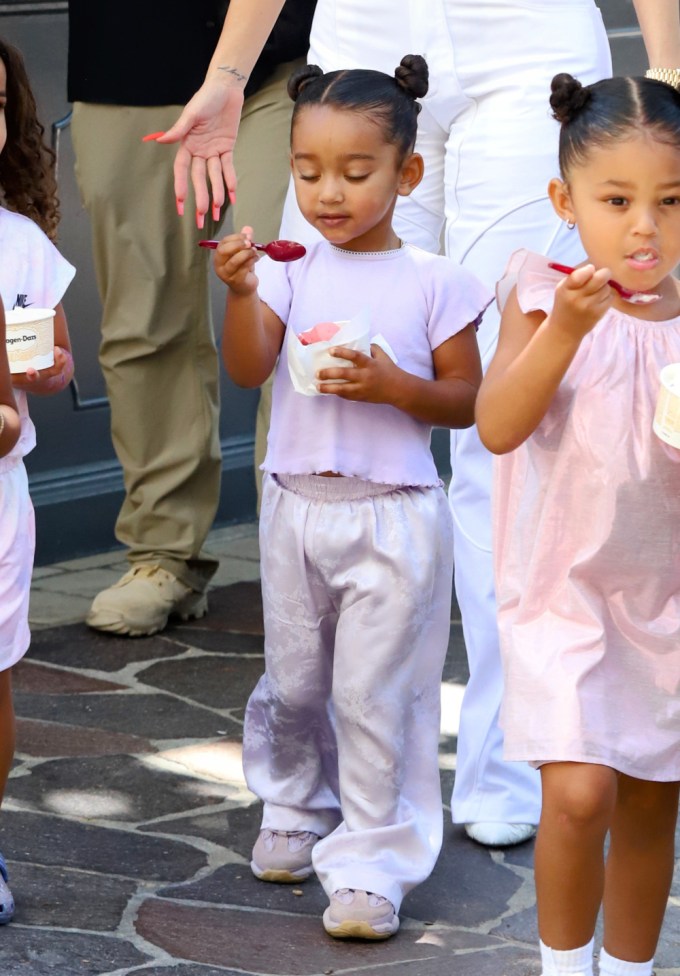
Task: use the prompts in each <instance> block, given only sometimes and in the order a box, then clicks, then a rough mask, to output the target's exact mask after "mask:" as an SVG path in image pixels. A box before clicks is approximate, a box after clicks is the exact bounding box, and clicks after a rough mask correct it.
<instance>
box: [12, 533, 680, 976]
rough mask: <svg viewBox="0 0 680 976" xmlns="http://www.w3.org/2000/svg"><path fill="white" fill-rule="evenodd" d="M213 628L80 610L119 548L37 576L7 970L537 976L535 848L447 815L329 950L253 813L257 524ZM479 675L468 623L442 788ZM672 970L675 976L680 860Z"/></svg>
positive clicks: (196, 975) (309, 893) (309, 889)
mask: <svg viewBox="0 0 680 976" xmlns="http://www.w3.org/2000/svg"><path fill="white" fill-rule="evenodd" d="M210 548H212V549H213V550H217V551H218V552H220V553H221V555H222V567H221V570H220V575H219V577H218V579H217V581H216V584H217V585H216V587H215V588H214V589H213V591H212V593H211V612H210V614H209V615H208V616H207V617H206V618H205V619H204V620H202V621H196V622H192V623H189V624H183V625H176V626H172V627H170V628H169V629H168V630H167V631H165V632H164V633H163V634H161V635H157V636H155V637H151V638H146V639H121V638H115V637H106V636H104V635H100V634H97V633H95V632H93V631H90V630H88V629H87V628H86V627H85V626H84V625H83V624H82V623H81V620H82V616H83V613H84V611H85V609H86V607H87V606H88V605H89V601H90V600H91V598H92V596H93V595H94V594H95V593H96V592H97V591H98V590H99V589H100V588H101V587H102V586H104V585H107V584H108V583H109V582H112V581H113V580H114V579H116V578H117V577H118V576H119V575H120V572H121V571H122V570H123V569H124V568H125V566H124V563H123V562H122V561H121V559H120V554H117V553H114V554H109V555H107V556H100V557H96V558H93V559H88V560H78V561H76V562H74V563H67V564H62V565H58V566H52V567H48V568H43V569H39V570H38V571H37V573H36V579H35V583H34V588H33V604H32V611H31V614H32V620H33V624H34V639H33V645H32V647H31V650H30V652H29V654H28V655H27V657H26V658H25V659H24V661H23V662H22V663H21V664H20V665H18V666H17V668H16V672H15V697H16V706H17V712H18V716H19V730H18V731H19V739H18V751H17V759H16V763H15V766H14V769H13V772H12V776H11V779H10V783H9V788H8V793H7V797H6V801H5V805H4V806H3V811H2V815H1V817H0V848H1V849H2V850H4V852H5V854H6V856H7V859H8V862H9V866H10V870H11V880H12V887H13V890H14V893H15V896H16V900H17V914H16V920H15V921H14V923H13V924H11V925H9V926H7V927H5V928H3V929H0V976H47V974H50V976H53V974H57V976H91V974H92V976H95V974H96V976H129V974H133V973H139V974H142V973H143V974H145V976H236V974H240V976H248V974H250V976H255V974H258V976H264V974H267V976H271V974H278V976H322V974H326V976H328V974H336V976H339V974H343V976H347V974H357V976H359V974H361V976H405V974H409V976H444V974H446V976H538V973H539V972H540V966H539V961H538V954H537V951H536V948H535V947H536V922H535V908H534V892H533V877H532V867H531V865H532V845H531V844H527V845H523V846H521V847H517V848H510V849H508V850H507V851H505V852H504V851H495V852H494V851H489V850H487V849H485V848H482V847H479V846H477V845H476V844H474V843H472V842H471V841H469V840H468V839H467V838H466V837H465V835H464V833H463V831H462V830H461V829H460V828H459V827H454V826H452V825H451V824H450V822H449V821H448V809H447V810H446V817H447V826H446V828H445V840H444V846H443V850H442V854H441V857H440V859H439V862H438V864H437V867H436V870H435V872H434V874H433V876H432V877H431V878H430V879H429V880H428V881H427V882H426V883H425V884H423V885H422V886H420V888H418V889H417V890H416V891H414V892H413V893H412V894H410V895H409V896H408V897H407V898H406V900H405V902H404V905H403V909H402V928H401V930H400V932H399V933H398V935H397V936H395V937H394V938H393V939H391V940H390V941H388V942H385V943H374V944H365V943H360V942H334V941H333V940H332V939H330V938H329V937H328V936H327V935H326V934H325V933H324V931H323V929H322V926H321V922H320V916H321V913H322V911H323V908H324V907H325V904H326V902H325V897H324V894H323V892H322V890H321V888H320V886H319V884H318V882H317V881H316V880H314V879H311V880H309V881H307V882H306V883H304V884H303V885H300V886H299V887H290V886H276V885H271V884H263V883H262V882H258V881H256V880H255V879H254V878H253V876H252V875H251V873H250V870H249V867H248V861H249V852H250V848H251V846H252V843H253V841H254V838H255V836H256V834H257V830H258V826H259V804H258V802H257V801H256V800H255V798H254V797H253V796H252V794H250V793H249V791H248V789H247V788H246V786H245V783H244V781H243V776H242V773H241V763H240V735H241V725H242V720H243V711H244V705H245V702H246V698H247V695H248V693H249V691H250V690H251V688H252V687H253V685H254V684H255V682H256V680H257V678H258V676H259V674H260V673H261V671H262V667H263V658H262V620H261V605H260V596H259V586H258V583H257V577H258V570H257V541H256V534H255V528H254V526H252V525H246V526H237V527H235V528H230V529H227V530H222V531H221V532H217V533H214V534H213V536H212V540H211V546H210ZM466 677H467V671H466V665H465V655H464V649H463V644H462V637H461V632H460V624H459V622H458V620H457V615H456V613H455V610H454V613H453V618H452V625H451V643H450V652H449V657H448V663H447V669H446V674H445V680H444V684H443V685H442V698H443V702H444V720H443V726H442V738H441V769H442V787H443V796H444V797H445V798H448V796H449V795H450V790H451V784H452V779H453V775H454V770H455V750H456V728H457V715H458V709H459V705H460V697H461V694H462V690H463V687H464V684H465V680H466ZM657 974H658V976H680V870H679V871H678V872H676V881H675V886H674V889H673V896H672V899H671V904H670V906H669V912H668V918H667V922H666V926H665V930H664V937H663V942H662V946H661V948H660V950H659V953H658V957H657Z"/></svg>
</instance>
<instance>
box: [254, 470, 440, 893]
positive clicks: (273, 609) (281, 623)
mask: <svg viewBox="0 0 680 976" xmlns="http://www.w3.org/2000/svg"><path fill="white" fill-rule="evenodd" d="M282 482H283V483H282ZM284 484H287V485H288V487H284ZM303 490H304V492H305V494H299V493H298V492H299V491H303ZM260 539H261V550H262V594H263V605H264V623H265V665H266V671H265V674H264V675H263V677H262V678H261V679H260V681H259V682H258V684H257V686H256V688H255V690H254V692H253V694H252V695H251V697H250V699H249V701H248V706H247V709H246V718H245V727H244V735H243V767H244V770H245V775H246V780H247V782H248V785H249V787H250V789H251V790H253V792H254V793H255V794H256V795H257V796H259V797H260V798H261V799H262V800H263V801H264V814H263V820H262V826H263V827H269V828H273V829H279V830H311V831H313V832H314V833H317V834H319V835H321V836H322V837H324V839H323V840H322V841H320V842H319V843H318V844H317V845H316V847H315V848H314V856H313V860H314V868H315V870H316V873H317V875H318V876H319V879H320V880H321V883H322V884H323V886H324V889H325V891H326V893H327V894H328V895H329V896H330V895H331V894H332V893H333V892H334V891H336V890H337V889H338V888H360V889H363V890H365V891H374V892H376V893H378V894H380V895H383V896H384V897H386V898H389V900H390V901H391V902H392V904H393V905H394V906H395V909H396V910H398V909H399V906H400V904H401V900H402V898H403V896H404V895H405V894H406V892H407V891H409V890H410V889H411V888H413V887H414V886H415V885H416V884H419V883H420V882H421V881H424V880H425V878H427V877H428V875H429V874H430V872H431V871H432V868H433V867H434V864H435V861H436V858H437V855H438V853H439V850H440V847H441V842H442V802H441V787H440V781H439V770H438V761H437V746H438V737H439V725H440V721H439V718H440V716H439V711H440V683H441V675H442V669H443V666H444V660H445V657H446V648H447V645H448V640H449V627H450V608H451V571H452V565H451V562H452V560H451V554H452V545H453V540H452V532H451V515H450V511H449V507H448V504H447V499H446V495H445V493H444V491H443V490H442V489H441V488H425V489H418V488H396V489H393V488H391V487H390V486H384V485H382V486H381V485H370V484H369V483H367V482H362V481H359V480H357V479H352V478H342V479H341V478H323V477H305V478H297V479H291V478H290V477H289V478H287V479H281V480H278V479H276V478H273V477H270V476H267V477H266V478H265V485H264V493H263V501H262V511H261V516H260Z"/></svg>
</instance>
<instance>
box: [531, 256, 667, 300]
mask: <svg viewBox="0 0 680 976" xmlns="http://www.w3.org/2000/svg"><path fill="white" fill-rule="evenodd" d="M548 267H549V268H552V269H553V271H561V272H562V274H571V273H572V271H574V270H575V269H574V268H570V267H569V265H568V264H556V263H555V262H554V261H550V262H549V264H548ZM608 284H610V285H611V287H612V288H613V289H614V291H617V292H618V293H619V295H620V296H621V298H623V300H624V301H626V302H630V303H631V304H632V305H649V304H650V302H658V301H659V299H660V298H661V295H654V294H652V293H651V292H648V291H631V290H630V288H624V286H623V285H620V284H619V283H618V281H614V280H613V279H611V278H610V280H609V282H608Z"/></svg>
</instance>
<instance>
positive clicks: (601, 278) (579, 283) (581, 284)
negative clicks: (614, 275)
mask: <svg viewBox="0 0 680 976" xmlns="http://www.w3.org/2000/svg"><path fill="white" fill-rule="evenodd" d="M610 278H611V271H610V270H609V268H600V269H599V270H597V271H596V270H595V267H594V265H592V264H585V265H583V267H582V268H576V269H575V270H574V271H572V273H571V274H570V275H569V276H568V277H567V278H565V279H564V280H563V281H560V283H559V284H558V285H557V288H556V289H555V304H554V306H553V310H552V313H551V315H550V316H549V320H550V326H551V327H552V328H557V329H560V330H563V331H565V332H566V333H568V335H569V337H570V338H577V339H578V340H579V341H580V340H581V339H582V338H583V337H584V336H585V335H587V333H588V332H590V331H591V329H593V328H594V327H595V325H597V323H598V322H599V321H600V319H601V318H602V316H603V315H604V313H605V312H606V311H607V310H608V309H609V308H611V306H612V304H613V301H614V290H613V288H612V287H611V286H610V285H609V279H610Z"/></svg>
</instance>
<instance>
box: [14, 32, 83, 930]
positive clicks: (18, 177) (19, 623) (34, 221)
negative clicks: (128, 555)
mask: <svg viewBox="0 0 680 976" xmlns="http://www.w3.org/2000/svg"><path fill="white" fill-rule="evenodd" d="M42 136H43V128H42V125H41V124H40V122H39V121H38V117H37V112H36V104H35V99H34V97H33V93H32V91H31V88H30V84H29V81H28V78H27V76H26V69H25V68H24V63H23V59H22V57H21V55H20V54H19V52H18V51H17V50H16V49H15V48H13V47H11V46H10V45H9V44H6V43H5V42H4V41H3V40H2V39H1V38H0V192H1V195H2V198H3V204H4V206H2V207H0V308H2V307H4V308H8V309H11V308H13V307H14V306H26V307H30V306H33V307H34V308H53V309H55V317H54V339H55V347H54V365H53V366H50V367H49V368H46V369H40V370H37V369H34V368H32V367H29V368H28V369H27V370H26V372H24V373H13V374H12V376H11V380H12V382H11V384H10V382H9V370H8V363H7V351H6V344H5V316H4V312H2V316H1V318H0V340H1V345H2V350H1V351H0V802H1V801H2V795H3V792H4V789H5V785H6V783H7V777H8V776H9V771H10V768H11V765H12V759H13V756H14V738H15V733H14V708H13V705H12V680H11V674H12V667H13V665H15V664H16V663H17V661H19V660H20V659H21V658H22V657H23V656H24V654H25V653H26V651H27V650H28V645H29V641H30V633H29V628H28V601H29V590H30V585H31V571H32V569H33V550H34V519H33V507H32V505H31V499H30V497H29V493H28V478H27V474H26V469H25V467H24V462H23V459H24V457H25V455H26V454H28V452H29V451H31V450H32V449H33V447H34V446H35V428H34V427H33V423H32V422H31V418H30V417H29V414H28V400H27V395H26V394H27V393H29V392H30V393H35V394H38V395H42V396H48V395H50V394H52V393H58V392H59V391H60V390H63V389H65V388H66V386H67V384H68V383H69V381H70V379H71V377H72V375H73V359H72V357H71V345H70V341H69V335H68V328H67V325H66V318H65V316H64V310H63V308H62V307H61V303H60V300H61V297H62V295H63V293H64V292H65V291H66V288H67V286H68V284H69V282H70V281H71V278H72V277H73V275H74V274H75V269H74V268H73V267H72V266H71V265H70V264H69V263H68V261H66V259H65V258H63V257H62V256H61V254H60V253H59V252H58V251H57V249H56V247H55V246H54V244H53V243H52V241H51V239H50V238H53V237H54V236H55V234H56V229H57V223H58V220H59V213H58V208H57V198H56V183H55V180H54V155H53V153H52V152H51V151H50V150H49V149H47V148H46V147H45V146H44V145H43V141H42ZM13 914H14V901H13V898H12V895H11V892H10V890H9V888H8V886H7V866H6V864H5V861H4V858H3V857H2V854H0V925H3V924H5V923H6V922H9V921H10V920H11V918H12V916H13Z"/></svg>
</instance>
